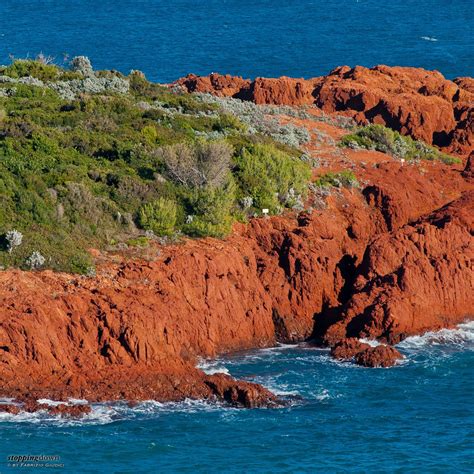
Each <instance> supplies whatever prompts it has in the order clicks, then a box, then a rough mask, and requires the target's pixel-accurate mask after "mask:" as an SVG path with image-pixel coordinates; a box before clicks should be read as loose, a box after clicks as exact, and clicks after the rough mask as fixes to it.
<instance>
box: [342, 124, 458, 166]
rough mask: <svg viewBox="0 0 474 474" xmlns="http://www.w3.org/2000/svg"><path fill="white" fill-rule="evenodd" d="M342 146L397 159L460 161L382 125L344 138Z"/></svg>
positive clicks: (367, 128) (449, 162)
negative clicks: (381, 153) (374, 151)
mask: <svg viewBox="0 0 474 474" xmlns="http://www.w3.org/2000/svg"><path fill="white" fill-rule="evenodd" d="M341 145H342V146H346V147H350V148H365V149H366V150H377V151H381V152H383V153H388V154H390V155H392V156H395V157H397V158H401V159H405V160H407V161H412V160H437V161H441V162H443V163H446V164H453V163H459V161H460V160H459V159H458V158H455V157H453V156H450V155H447V154H446V153H442V152H441V151H439V150H438V149H437V148H435V147H433V146H430V145H427V144H426V143H424V142H421V141H419V140H413V139H412V138H411V137H407V136H404V135H401V134H400V133H398V132H396V131H395V130H391V129H390V128H387V127H384V126H382V125H374V124H372V125H367V126H366V127H361V128H359V129H358V130H357V131H356V132H355V133H351V134H349V135H346V136H344V137H343V138H342V141H341Z"/></svg>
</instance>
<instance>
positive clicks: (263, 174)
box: [235, 145, 311, 213]
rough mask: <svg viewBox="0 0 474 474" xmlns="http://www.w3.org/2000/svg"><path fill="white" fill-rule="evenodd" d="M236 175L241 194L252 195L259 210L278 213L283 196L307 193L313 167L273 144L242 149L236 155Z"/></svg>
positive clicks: (244, 195) (254, 204) (255, 206)
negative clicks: (290, 193)
mask: <svg viewBox="0 0 474 474" xmlns="http://www.w3.org/2000/svg"><path fill="white" fill-rule="evenodd" d="M235 162H236V178H237V182H238V184H239V188H240V190H241V192H242V197H251V198H252V200H253V206H254V208H256V209H257V210H259V211H261V210H262V209H269V210H270V212H271V213H278V212H280V211H281V207H282V199H281V198H282V197H283V196H286V195H288V193H289V192H290V189H292V190H293V191H292V193H293V194H294V193H296V194H299V195H304V194H305V193H306V189H307V184H308V182H309V179H310V177H311V168H310V167H309V166H308V165H307V164H306V163H304V162H302V161H300V160H298V159H295V158H292V157H290V156H289V155H287V154H286V153H284V152H282V151H280V150H278V149H276V148H275V147H273V146H271V145H255V146H253V147H251V148H248V149H243V150H242V152H241V153H240V155H239V156H238V157H237V158H236V160H235Z"/></svg>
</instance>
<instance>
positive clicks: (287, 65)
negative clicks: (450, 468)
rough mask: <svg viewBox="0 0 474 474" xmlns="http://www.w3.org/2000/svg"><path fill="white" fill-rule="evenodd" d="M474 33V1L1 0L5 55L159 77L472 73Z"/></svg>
mask: <svg viewBox="0 0 474 474" xmlns="http://www.w3.org/2000/svg"><path fill="white" fill-rule="evenodd" d="M473 32H474V2H473V0H203V1H197V0H194V1H193V0H171V1H165V0H0V63H7V62H8V61H9V55H10V54H12V55H14V56H15V57H25V56H27V55H28V54H29V55H30V56H35V55H36V54H38V53H39V52H43V53H44V54H48V55H53V56H55V57H56V60H57V61H58V62H61V61H62V58H63V54H68V55H69V56H74V55H79V54H82V55H86V56H89V57H90V58H91V60H92V62H93V64H94V66H95V67H96V68H100V69H105V68H108V69H110V68H115V69H118V70H120V71H122V72H124V73H128V72H129V71H130V69H140V70H142V71H144V72H145V73H146V75H147V76H148V78H149V79H152V80H155V81H160V82H170V81H172V80H174V79H177V78H178V77H181V76H183V75H186V74H188V73H190V72H193V73H196V74H209V73H210V72H221V73H229V74H236V75H241V76H244V77H255V76H269V77H278V76H281V75H288V76H295V77H313V76H318V75H323V74H327V73H328V72H329V71H330V70H331V69H333V68H334V67H336V66H340V65H344V64H347V65H351V66H354V65H356V64H360V65H363V66H374V65H376V64H388V65H402V66H420V67H424V68H427V69H438V70H439V71H441V72H442V73H443V74H444V75H445V76H447V77H449V78H452V77H455V76H463V75H464V76H465V75H470V76H472V75H474V33H473Z"/></svg>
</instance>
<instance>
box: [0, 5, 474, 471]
mask: <svg viewBox="0 0 474 474" xmlns="http://www.w3.org/2000/svg"><path fill="white" fill-rule="evenodd" d="M40 52H43V53H44V54H47V55H53V56H55V57H56V61H57V62H58V63H61V62H62V61H63V55H64V54H67V55H69V57H72V56H74V55H79V54H82V55H87V56H89V57H90V59H91V60H92V62H93V64H94V66H95V67H96V68H99V69H100V68H115V69H118V70H120V71H122V72H124V73H127V72H128V71H129V70H130V69H140V70H142V71H144V72H145V73H146V75H147V76H148V78H149V79H152V80H155V81H160V82H169V81H172V80H174V79H176V78H178V77H180V76H183V75H186V74H187V73H190V72H194V73H197V74H208V73H210V72H214V71H215V72H221V73H230V74H237V75H242V76H244V77H255V76H273V77H275V76H280V75H288V76H298V77H312V76H317V75H322V74H326V73H328V72H329V71H330V70H331V69H333V68H334V67H336V66H338V65H343V64H348V65H356V64H361V65H365V66H373V65H376V64H382V63H383V64H388V65H407V66H420V67H425V68H428V69H438V70H439V71H441V72H442V73H443V74H444V75H445V76H447V77H450V78H452V77H455V76H463V75H464V76H465V75H470V76H472V75H474V4H473V0H450V1H448V0H399V1H394V0H391V1H389V0H334V1H331V0H325V1H322V0H286V1H281V0H260V1H259V0H257V1H249V0H219V1H217V0H205V1H200V2H199V1H190V0H174V1H161V0H41V1H40V0H37V1H33V0H0V63H8V62H9V61H10V55H13V56H14V57H17V58H18V57H26V56H28V55H29V56H30V57H34V56H35V55H36V54H38V53H40ZM400 350H401V351H402V352H403V353H404V354H405V355H406V359H405V360H404V362H403V363H402V364H401V365H399V366H396V367H394V368H390V369H364V368H359V367H355V366H353V365H351V364H342V363H337V362H335V361H333V360H331V358H330V357H329V354H328V351H327V350H321V349H314V348H310V347H307V346H293V347H289V346H281V347H278V348H273V349H267V350H261V351H255V352H250V353H245V354H238V355H235V356H232V357H227V358H222V359H219V360H217V361H206V362H202V367H203V368H205V369H206V370H207V371H211V372H212V371H226V372H228V373H230V374H231V375H233V376H236V377H242V378H246V379H248V380H253V381H257V382H260V383H262V384H263V385H265V386H267V387H269V388H270V389H272V390H274V391H275V392H277V393H279V394H281V395H282V396H285V397H287V398H288V399H289V400H290V404H289V406H287V407H286V408H281V409H272V410H269V409H263V410H238V409H232V408H229V407H224V406H220V405H215V404H209V403H202V402H192V401H188V402H183V403H178V404H164V405H163V404H159V403H156V402H147V403H143V404H140V405H139V406H138V407H136V408H134V409H130V408H128V407H127V406H125V405H107V404H102V405H95V406H94V410H93V412H92V414H91V415H90V416H88V417H87V418H86V419H84V420H81V421H77V420H64V419H59V418H54V417H51V416H49V415H45V414H33V415H32V414H29V415H20V416H16V417H12V416H10V415H5V414H3V415H0V473H1V474H3V473H4V472H52V471H55V470H54V469H32V470H27V469H20V468H9V467H8V466H7V464H6V463H5V460H6V456H7V455H12V454H53V455H60V456H61V462H62V463H64V465H65V467H64V468H63V469H58V470H56V471H57V472H67V473H69V472H71V473H95V472H97V473H151V472H164V473H168V472H171V473H174V472H190V473H195V472H228V473H243V472H267V473H278V472H316V473H325V472H329V473H332V472H361V473H362V472H371V473H372V472H374V473H377V472H400V473H410V472H412V473H415V472H416V473H419V472H422V473H425V472H429V473H438V472H439V473H443V474H444V473H464V472H466V473H472V472H474V453H473V450H474V413H473V408H472V397H473V393H474V390H473V389H474V386H473V379H474V373H473V365H474V327H473V326H472V325H470V326H462V327H461V328H459V329H457V330H453V331H442V332H441V333H438V334H427V335H425V336H423V337H415V338H410V339H408V340H407V341H405V342H404V343H402V344H401V346H400ZM0 383H1V381H0Z"/></svg>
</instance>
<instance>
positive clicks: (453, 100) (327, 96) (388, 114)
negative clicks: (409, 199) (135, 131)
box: [177, 66, 474, 155]
mask: <svg viewBox="0 0 474 474" xmlns="http://www.w3.org/2000/svg"><path fill="white" fill-rule="evenodd" d="M177 83H178V84H180V85H182V86H184V87H185V88H186V89H187V90H188V91H192V92H195V91H197V92H210V93H215V94H218V95H221V96H232V97H236V98H240V99H245V100H252V101H254V102H255V103H257V104H277V105H303V104H306V105H311V104H315V105H317V106H318V107H320V108H321V109H323V110H324V111H326V112H344V113H346V114H349V115H351V116H353V117H354V118H355V119H356V120H357V121H358V122H359V123H366V122H367V121H369V122H373V123H380V124H383V125H386V126H388V127H390V128H393V129H395V130H398V131H399V132H401V133H403V134H405V135H410V136H412V137H413V138H416V139H421V140H423V141H425V142H426V143H430V144H434V145H437V146H440V147H443V148H445V149H447V150H449V151H450V152H455V153H459V154H463V155H465V154H468V153H469V152H470V151H471V150H472V149H473V147H474V86H473V79H472V78H458V79H455V80H454V81H450V80H447V79H445V78H444V77H443V75H442V74H441V73H439V72H437V71H426V70H424V69H417V68H408V67H388V66H376V67H374V68H371V69H369V68H365V67H361V66H357V67H354V68H349V67H348V66H343V67H339V68H336V69H334V70H333V71H331V72H330V73H329V74H328V75H327V76H324V77H320V78H314V79H306V80H305V79H291V78H287V77H281V78H279V79H266V78H257V79H255V80H254V81H250V80H244V79H242V78H239V77H234V78H232V77H231V76H219V75H218V74H212V75H211V76H209V77H197V76H193V75H191V76H187V77H185V78H183V79H180V80H178V81H177Z"/></svg>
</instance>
